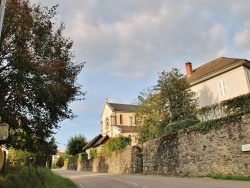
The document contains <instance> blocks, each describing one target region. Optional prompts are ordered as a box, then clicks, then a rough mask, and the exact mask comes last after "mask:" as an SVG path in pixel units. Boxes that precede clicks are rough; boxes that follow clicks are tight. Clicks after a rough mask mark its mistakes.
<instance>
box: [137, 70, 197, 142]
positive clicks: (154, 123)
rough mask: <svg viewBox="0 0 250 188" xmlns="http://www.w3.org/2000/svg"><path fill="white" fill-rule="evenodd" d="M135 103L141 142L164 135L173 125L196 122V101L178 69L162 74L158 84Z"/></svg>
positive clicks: (140, 96) (141, 95) (141, 94)
mask: <svg viewBox="0 0 250 188" xmlns="http://www.w3.org/2000/svg"><path fill="white" fill-rule="evenodd" d="M136 103H137V105H138V108H137V112H136V121H137V122H136V123H137V128H136V130H137V132H138V141H139V143H143V142H146V141H149V140H152V139H154V138H157V137H160V136H162V135H164V134H165V127H167V126H168V125H173V122H178V121H188V120H189V119H196V117H195V115H194V112H195V110H196V107H197V98H196V97H195V93H194V92H192V91H191V89H190V86H189V84H188V82H187V81H186V78H185V77H183V75H182V74H181V73H180V72H179V70H178V69H176V68H174V69H172V71H170V72H166V71H163V72H161V73H159V78H158V80H157V84H156V85H155V86H153V87H152V88H149V89H148V90H147V91H145V92H142V93H140V95H139V96H138V99H137V101H136ZM184 124H185V122H184ZM175 125H178V124H175ZM188 125H190V123H188ZM168 128H169V127H168ZM171 130H176V129H171Z"/></svg>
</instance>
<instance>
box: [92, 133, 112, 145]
mask: <svg viewBox="0 0 250 188" xmlns="http://www.w3.org/2000/svg"><path fill="white" fill-rule="evenodd" d="M108 139H109V136H108V135H106V136H103V137H102V138H100V139H99V140H98V141H97V142H96V143H95V145H94V146H93V147H94V148H95V147H98V146H100V145H102V144H103V143H104V142H105V141H106V140H108Z"/></svg>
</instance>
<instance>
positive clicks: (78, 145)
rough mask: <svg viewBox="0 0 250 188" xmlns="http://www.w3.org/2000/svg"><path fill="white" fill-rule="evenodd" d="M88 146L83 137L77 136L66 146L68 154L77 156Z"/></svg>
mask: <svg viewBox="0 0 250 188" xmlns="http://www.w3.org/2000/svg"><path fill="white" fill-rule="evenodd" d="M86 144H87V140H86V138H85V136H83V135H80V134H79V135H76V136H74V137H71V138H70V139H69V140H68V143H67V145H66V153H67V154H69V155H76V154H79V153H81V152H82V148H83V147H84V146H85V145H86Z"/></svg>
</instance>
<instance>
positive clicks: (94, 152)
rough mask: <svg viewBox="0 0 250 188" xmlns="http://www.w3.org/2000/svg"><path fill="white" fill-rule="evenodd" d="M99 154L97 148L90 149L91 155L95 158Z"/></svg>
mask: <svg viewBox="0 0 250 188" xmlns="http://www.w3.org/2000/svg"><path fill="white" fill-rule="evenodd" d="M97 156H98V153H97V149H91V150H90V157H91V158H95V157H97Z"/></svg>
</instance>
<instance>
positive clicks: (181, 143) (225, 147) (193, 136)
mask: <svg viewBox="0 0 250 188" xmlns="http://www.w3.org/2000/svg"><path fill="white" fill-rule="evenodd" d="M243 144H250V115H247V116H244V117H242V122H240V123H232V124H228V125H223V126H221V127H219V128H216V129H213V130H211V131H209V132H208V133H206V134H202V133H200V132H197V131H195V130H192V129H189V130H185V131H179V132H178V133H175V134H171V135H167V136H164V137H162V138H159V139H156V140H153V141H150V142H147V143H145V144H144V145H143V172H144V173H146V174H161V175H181V176H199V175H208V174H232V175H250V152H249V151H248V152H243V151H242V149H241V145H243Z"/></svg>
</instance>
